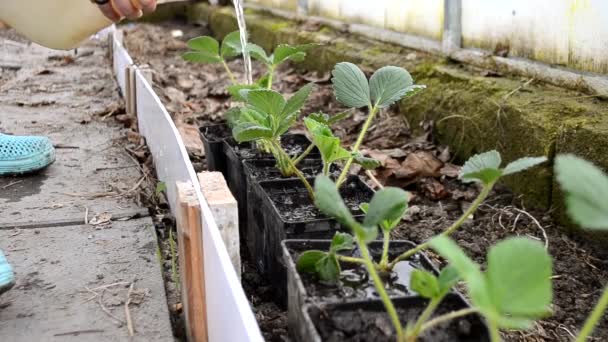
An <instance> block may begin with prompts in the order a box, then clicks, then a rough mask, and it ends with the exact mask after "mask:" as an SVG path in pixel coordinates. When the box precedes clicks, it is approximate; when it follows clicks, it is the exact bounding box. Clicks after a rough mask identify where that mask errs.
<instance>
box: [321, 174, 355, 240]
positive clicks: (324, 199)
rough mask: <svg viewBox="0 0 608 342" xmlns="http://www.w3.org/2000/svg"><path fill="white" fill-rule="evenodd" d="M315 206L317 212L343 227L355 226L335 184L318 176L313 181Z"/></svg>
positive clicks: (324, 177)
mask: <svg viewBox="0 0 608 342" xmlns="http://www.w3.org/2000/svg"><path fill="white" fill-rule="evenodd" d="M315 205H316V206H317V208H319V210H321V211H322V212H324V213H325V214H327V215H329V216H331V217H333V218H335V219H336V220H337V221H338V222H340V223H342V224H344V225H345V226H347V227H350V228H351V229H352V228H353V227H355V226H357V222H356V221H355V219H354V218H353V216H352V214H351V213H350V210H348V208H347V207H346V205H345V204H344V201H343V200H342V196H340V193H339V192H338V189H337V188H336V184H334V182H332V181H331V179H329V177H327V176H324V175H319V176H317V178H316V180H315Z"/></svg>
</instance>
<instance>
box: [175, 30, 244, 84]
mask: <svg viewBox="0 0 608 342" xmlns="http://www.w3.org/2000/svg"><path fill="white" fill-rule="evenodd" d="M187 45H188V47H189V48H190V49H191V51H188V52H186V53H185V54H183V56H182V58H183V59H184V60H186V61H189V62H195V63H208V64H216V63H221V64H222V65H223V66H224V69H225V70H226V73H227V74H228V77H230V80H231V81H232V84H238V81H237V79H236V78H235V77H234V74H233V73H232V70H230V67H228V63H226V61H227V60H228V59H229V58H233V57H236V56H238V55H240V54H242V53H243V45H241V35H240V33H239V32H238V31H234V32H231V33H229V34H227V35H226V37H224V39H223V40H222V45H221V47H220V43H219V42H218V41H217V40H216V39H215V38H213V37H210V36H202V37H196V38H192V39H190V40H189V41H188V43H187Z"/></svg>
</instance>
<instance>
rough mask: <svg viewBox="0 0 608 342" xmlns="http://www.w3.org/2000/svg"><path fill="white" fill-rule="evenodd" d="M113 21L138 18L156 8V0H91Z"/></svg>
mask: <svg viewBox="0 0 608 342" xmlns="http://www.w3.org/2000/svg"><path fill="white" fill-rule="evenodd" d="M91 1H92V2H93V3H95V4H97V5H98V6H99V9H100V10H101V12H102V13H103V14H104V15H105V16H106V17H108V18H109V19H110V20H112V21H113V22H119V21H121V20H122V19H123V18H127V19H137V18H139V17H141V16H142V15H143V14H144V13H149V12H153V11H154V10H155V9H156V0H91Z"/></svg>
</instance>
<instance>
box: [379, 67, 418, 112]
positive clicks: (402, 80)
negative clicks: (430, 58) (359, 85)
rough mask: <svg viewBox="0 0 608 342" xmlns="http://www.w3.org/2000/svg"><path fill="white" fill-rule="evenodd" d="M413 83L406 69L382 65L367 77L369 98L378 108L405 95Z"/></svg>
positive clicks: (386, 105)
mask: <svg viewBox="0 0 608 342" xmlns="http://www.w3.org/2000/svg"><path fill="white" fill-rule="evenodd" d="M413 84H414V80H412V76H410V73H409V72H407V70H405V69H403V68H399V67H396V66H385V67H382V68H380V69H378V70H377V71H376V72H375V73H374V74H373V75H372V77H370V79H369V88H370V94H371V99H372V101H373V103H374V104H375V106H376V107H378V108H385V107H388V106H390V105H392V104H393V103H395V102H396V101H398V100H399V99H401V98H402V97H403V96H405V94H407V92H408V91H409V90H410V87H411V86H412V85H413Z"/></svg>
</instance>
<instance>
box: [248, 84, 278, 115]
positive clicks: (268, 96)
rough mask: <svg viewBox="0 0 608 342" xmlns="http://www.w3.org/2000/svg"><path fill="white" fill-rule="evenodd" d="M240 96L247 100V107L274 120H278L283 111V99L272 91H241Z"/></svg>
mask: <svg viewBox="0 0 608 342" xmlns="http://www.w3.org/2000/svg"><path fill="white" fill-rule="evenodd" d="M241 96H243V97H245V98H246V99H247V104H248V105H249V106H251V107H253V108H255V109H256V110H258V111H260V112H262V113H266V114H268V115H270V116H272V117H274V118H279V117H280V115H281V113H282V112H283V109H285V99H283V96H282V95H281V94H280V93H278V92H276V91H274V90H270V89H254V90H249V91H247V92H244V91H241Z"/></svg>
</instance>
